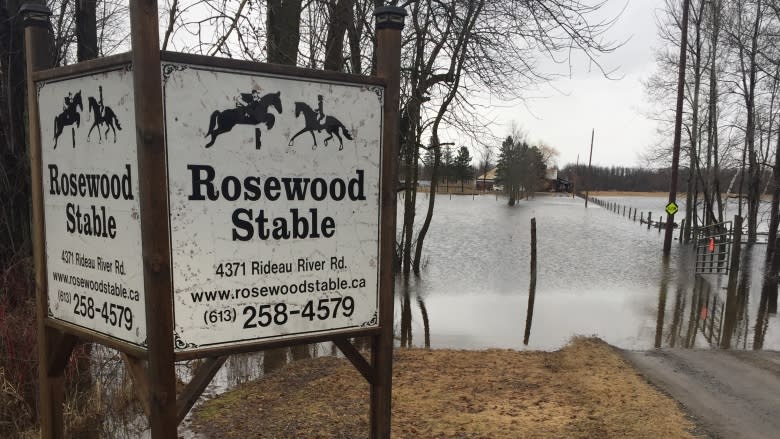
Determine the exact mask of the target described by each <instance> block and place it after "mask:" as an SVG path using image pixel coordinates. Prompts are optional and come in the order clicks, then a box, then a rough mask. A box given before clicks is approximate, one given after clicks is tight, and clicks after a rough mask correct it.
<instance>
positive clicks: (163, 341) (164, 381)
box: [130, 0, 178, 439]
mask: <svg viewBox="0 0 780 439" xmlns="http://www.w3.org/2000/svg"><path fill="white" fill-rule="evenodd" d="M157 14H158V9H157V0H133V1H131V2H130V38H131V41H132V62H133V86H134V90H133V95H134V97H135V99H134V106H135V124H136V126H135V130H136V138H137V140H136V142H137V145H138V152H137V154H138V181H139V192H140V197H139V199H140V205H141V248H142V254H143V271H144V297H145V299H146V334H147V337H146V339H147V344H148V351H149V360H148V367H147V370H146V372H147V378H148V382H149V408H150V416H149V426H150V429H151V433H152V438H153V439H168V438H175V437H177V427H178V419H177V416H176V373H175V370H174V353H173V298H172V279H171V267H170V255H171V249H170V237H169V233H168V227H166V226H165V225H166V224H168V220H169V214H168V197H167V194H168V188H167V180H166V174H167V169H166V152H165V137H164V133H165V121H164V120H163V96H162V78H161V76H162V75H161V66H160V39H159V26H158V18H157Z"/></svg>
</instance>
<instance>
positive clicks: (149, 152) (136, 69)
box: [20, 0, 406, 439]
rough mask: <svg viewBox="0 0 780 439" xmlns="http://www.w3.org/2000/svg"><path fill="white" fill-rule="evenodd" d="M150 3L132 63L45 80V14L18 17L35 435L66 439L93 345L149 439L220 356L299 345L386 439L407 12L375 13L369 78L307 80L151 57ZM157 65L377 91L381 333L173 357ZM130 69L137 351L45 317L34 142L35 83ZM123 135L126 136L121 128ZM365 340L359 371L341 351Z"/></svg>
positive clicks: (76, 68) (138, 18)
mask: <svg viewBox="0 0 780 439" xmlns="http://www.w3.org/2000/svg"><path fill="white" fill-rule="evenodd" d="M157 12H158V10H157V1H156V0H130V23H131V40H132V51H131V52H130V53H126V54H120V55H115V56H111V57H106V58H101V59H96V60H91V61H87V62H81V63H78V64H74V65H71V66H67V67H59V68H51V63H52V60H51V56H50V51H49V48H48V38H49V36H48V33H49V32H51V29H50V23H49V16H50V15H51V14H50V12H49V10H48V8H47V7H46V6H45V5H43V4H40V3H26V4H25V5H23V6H22V8H21V10H20V13H21V14H22V16H23V17H24V25H25V54H26V59H27V101H28V106H29V107H28V108H29V115H30V117H29V136H30V154H29V155H30V174H31V187H32V229H33V259H34V263H35V289H36V300H37V305H36V310H37V312H36V315H37V327H38V359H39V385H40V390H39V391H40V401H41V404H40V423H41V424H40V425H41V436H42V437H43V438H46V439H49V438H63V437H64V436H65V431H64V425H63V400H64V372H65V368H66V366H67V364H68V361H69V359H70V355H71V353H72V351H73V349H74V348H75V347H76V346H77V344H78V343H79V342H83V341H89V342H94V343H99V344H102V345H105V346H107V347H110V348H113V349H116V350H118V351H120V352H121V353H122V358H123V359H124V361H125V363H126V366H127V369H128V371H129V374H130V375H131V377H132V379H133V381H134V388H135V389H136V391H137V394H138V398H139V399H140V401H141V405H142V407H143V408H144V411H145V412H146V415H147V416H148V418H149V423H150V427H151V434H152V437H153V438H155V439H158V438H159V439H162V438H171V437H176V436H177V427H178V424H179V423H180V422H181V421H182V420H183V419H184V417H185V416H186V414H187V413H188V412H189V410H190V409H191V408H192V406H193V405H194V404H195V402H196V401H197V399H198V397H199V396H200V394H201V393H202V392H203V390H204V389H205V388H206V386H207V385H208V384H209V382H210V381H211V380H212V378H213V377H214V376H215V375H216V373H217V372H218V371H219V369H220V367H221V366H222V365H223V364H224V362H225V360H226V358H227V356H228V355H232V354H237V353H244V352H257V351H262V350H265V349H270V348H275V347H283V346H292V345H296V344H305V343H316V342H323V341H332V342H333V343H334V344H335V345H336V346H337V347H338V348H339V349H340V350H341V351H342V352H343V354H344V355H345V357H347V358H348V359H349V360H350V361H351V362H352V364H353V365H354V366H355V368H356V369H357V370H358V371H359V372H360V373H361V375H362V376H363V377H364V378H365V379H366V380H367V381H368V382H369V384H370V386H371V397H370V419H371V421H370V437H371V438H377V439H378V438H389V437H390V403H391V387H392V350H393V307H394V291H393V290H394V281H395V279H394V277H395V273H394V268H393V264H392V261H393V253H394V246H395V230H396V185H397V172H398V170H397V156H398V147H399V145H398V143H399V133H398V130H399V114H398V111H399V94H400V50H401V30H402V29H403V25H404V17H405V15H406V12H405V11H404V10H403V9H401V8H397V7H380V8H377V9H376V11H375V14H374V15H375V17H376V33H377V77H361V76H355V75H348V74H344V73H338V72H327V71H314V70H307V69H300V68H296V67H290V66H281V65H273V64H265V63H254V62H246V61H236V60H225V59H218V58H211V57H201V56H194V55H187V54H181V53H173V52H161V51H160V50H159V30H158V16H157ZM164 61H169V62H181V63H197V64H210V65H214V66H222V67H227V68H236V69H241V70H246V71H252V72H258V73H271V74H276V75H280V76H284V75H293V76H296V77H303V78H312V79H325V80H333V81H344V82H358V83H365V84H374V85H380V86H384V90H385V91H384V100H383V110H382V111H383V116H382V117H383V124H382V134H381V136H382V151H381V154H382V157H381V181H380V198H379V200H380V205H379V209H380V211H381V212H380V217H381V223H380V225H379V235H380V237H379V253H380V255H379V260H380V264H381V265H380V268H379V303H378V307H379V322H378V326H376V327H371V328H368V329H352V330H341V331H331V332H327V333H322V334H318V335H314V336H301V337H298V338H295V339H284V340H271V341H257V342H252V343H248V344H241V345H237V346H225V347H216V348H210V349H201V350H194V351H183V352H178V353H177V352H175V351H174V337H173V334H174V332H173V303H172V295H173V289H172V274H171V248H170V236H169V235H170V231H169V228H168V227H159V225H160V224H168V222H169V206H168V190H167V185H168V182H167V176H166V172H167V169H166V143H165V136H164V134H165V120H164V114H163V96H162V84H161V75H160V67H161V63H162V62H164ZM126 64H132V66H133V67H132V76H133V84H134V88H133V93H134V95H135V100H134V106H135V124H136V126H135V127H134V128H135V131H136V138H137V141H136V142H137V157H138V174H139V175H138V180H139V198H140V221H141V243H142V249H143V251H142V260H143V278H144V281H143V282H144V293H145V295H144V299H145V309H146V325H147V326H146V331H147V332H146V334H147V345H146V347H145V348H144V347H143V346H137V345H134V344H132V343H128V342H124V341H122V340H118V339H116V338H113V337H110V336H107V335H105V334H101V333H99V332H96V331H92V330H89V329H86V328H82V327H80V326H77V325H72V324H69V323H67V322H64V321H62V320H56V319H52V318H50V317H49V313H48V307H49V304H48V285H47V283H48V272H47V266H46V265H47V260H46V234H45V230H46V229H45V222H44V202H43V197H44V194H43V190H44V189H43V169H42V163H43V162H42V155H41V151H42V142H41V134H40V133H41V132H40V120H39V109H38V96H37V91H36V84H35V83H36V81H46V80H50V79H55V78H64V77H73V76H78V75H84V74H88V73H91V72H100V71H105V70H107V69H110V68H112V67H116V66H120V65H126ZM128 128H130V127H128ZM351 337H369V338H370V339H371V357H370V358H369V359H366V358H364V357H363V355H362V354H361V353H360V352H359V351H358V350H357V349H356V348H355V347H354V346H353V345H352V343H351V342H350V341H349V338H351ZM194 358H205V361H204V363H203V365H202V366H200V367H199V368H198V370H197V371H196V372H195V374H194V376H193V378H192V380H191V381H190V382H189V383H188V384H187V385H186V386H185V387H184V389H183V390H182V391H181V392H179V393H178V394H177V391H176V375H175V370H174V367H175V363H176V362H177V361H186V360H191V359H194Z"/></svg>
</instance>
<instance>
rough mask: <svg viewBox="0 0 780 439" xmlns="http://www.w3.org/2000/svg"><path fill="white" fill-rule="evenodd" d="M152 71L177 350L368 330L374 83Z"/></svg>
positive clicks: (373, 305)
mask: <svg viewBox="0 0 780 439" xmlns="http://www.w3.org/2000/svg"><path fill="white" fill-rule="evenodd" d="M162 69H163V72H162V74H163V83H164V85H163V89H164V93H165V119H166V136H167V139H166V142H167V148H168V179H169V181H168V184H169V202H170V219H171V225H170V227H171V248H172V252H173V254H172V267H173V285H174V308H175V326H174V327H175V332H176V333H175V341H176V344H175V348H176V349H177V350H179V351H182V350H192V349H197V348H203V347H210V346H216V345H231V344H237V343H246V342H250V341H254V340H261V339H270V338H277V339H278V338H288V337H294V336H300V335H303V334H315V333H322V332H326V331H327V332H329V331H336V330H343V329H348V328H359V327H375V326H377V320H378V315H377V313H378V291H379V288H378V279H379V276H378V273H379V179H380V175H379V174H380V157H381V133H382V99H383V89H382V88H381V87H378V86H367V85H359V84H358V85H356V84H346V83H336V82H325V81H318V80H312V79H291V78H289V77H285V78H282V77H277V76H271V75H267V76H266V75H262V74H257V73H245V72H238V71H225V70H220V69H211V68H206V67H197V66H186V65H181V64H166V65H163V66H162Z"/></svg>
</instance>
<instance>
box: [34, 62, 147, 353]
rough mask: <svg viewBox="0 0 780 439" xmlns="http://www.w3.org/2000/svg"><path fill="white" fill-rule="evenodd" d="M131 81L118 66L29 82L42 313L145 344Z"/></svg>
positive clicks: (129, 73)
mask: <svg viewBox="0 0 780 439" xmlns="http://www.w3.org/2000/svg"><path fill="white" fill-rule="evenodd" d="M132 84H133V80H132V73H131V72H130V71H129V70H128V69H127V68H121V69H119V70H113V71H108V72H103V73H97V74H91V75H89V76H82V77H77V78H71V79H65V80H53V81H50V82H38V83H37V84H36V85H37V87H38V106H39V109H40V125H41V142H42V145H41V149H42V161H43V200H44V214H45V228H46V264H47V272H48V298H49V316H50V317H52V318H55V319H59V320H63V321H65V322H69V323H72V324H74V325H78V326H80V327H83V328H87V329H91V330H94V331H97V332H100V333H102V334H105V335H108V336H111V337H115V338H117V339H120V340H124V341H127V342H130V343H133V344H137V345H143V344H145V340H146V317H145V304H144V293H143V266H142V262H141V223H140V215H139V212H140V210H139V199H138V166H137V158H136V137H135V114H134V111H135V110H134V107H133V88H132Z"/></svg>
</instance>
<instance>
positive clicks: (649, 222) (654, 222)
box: [583, 196, 685, 240]
mask: <svg viewBox="0 0 780 439" xmlns="http://www.w3.org/2000/svg"><path fill="white" fill-rule="evenodd" d="M583 198H584V196H583ZM588 201H589V202H591V203H593V204H595V205H597V206H599V207H601V208H603V209H606V210H607V211H609V212H612V213H614V214H617V215H620V216H623V217H625V218H627V219H628V220H630V221H634V222H637V221H638V222H639V224H640V225H646V226H647V228H648V229H658V232H659V233H660V232H661V230H663V229H664V228H665V227H666V222H665V221H664V218H665V217H664V212H663V211H662V212H660V213H656V215H653V212H652V211H647V212H645V211H640V210H639V209H638V208H636V207H632V206H626V205H623V204H619V203H617V202H615V201H609V200H604V199H601V198H596V197H589V198H588ZM654 218H655V219H654ZM682 224H683V226H684V225H685V220H683V222H682ZM678 227H679V228H680V233H681V234H682V229H683V227H680V224H677V223H674V228H678ZM678 240H679V237H678Z"/></svg>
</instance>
